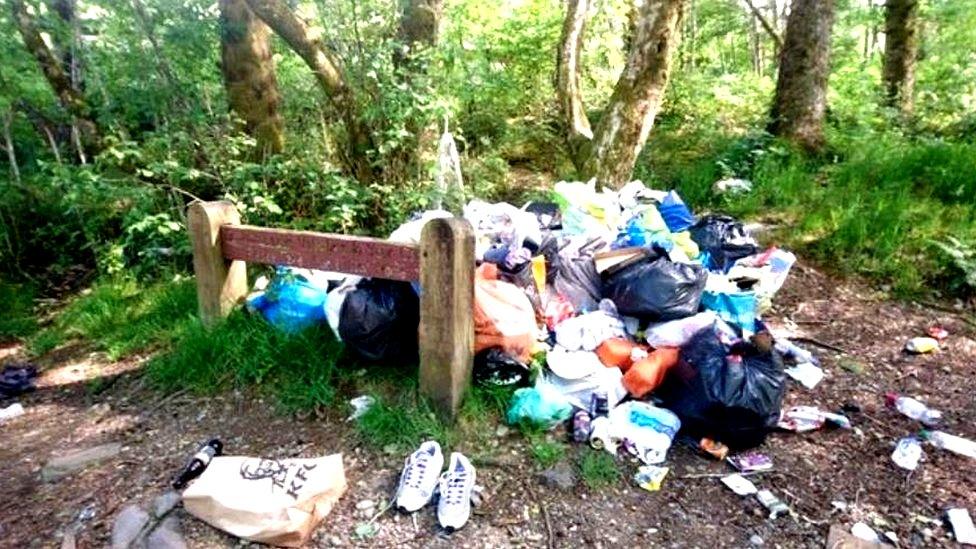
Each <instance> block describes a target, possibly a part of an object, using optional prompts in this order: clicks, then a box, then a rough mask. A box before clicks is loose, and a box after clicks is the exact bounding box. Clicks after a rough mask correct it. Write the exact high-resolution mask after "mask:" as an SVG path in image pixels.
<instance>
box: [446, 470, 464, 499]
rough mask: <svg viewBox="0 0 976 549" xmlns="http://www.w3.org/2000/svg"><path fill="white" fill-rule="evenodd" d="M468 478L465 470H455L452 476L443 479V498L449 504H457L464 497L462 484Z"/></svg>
mask: <svg viewBox="0 0 976 549" xmlns="http://www.w3.org/2000/svg"><path fill="white" fill-rule="evenodd" d="M467 478H468V474H467V472H464V471H460V472H456V473H455V474H454V475H453V476H451V477H448V478H447V479H445V481H444V484H445V486H444V487H443V488H442V490H441V491H442V492H443V493H444V499H445V500H446V502H447V503H448V504H449V505H457V504H459V503H461V500H462V499H463V498H464V486H465V484H466V481H467Z"/></svg>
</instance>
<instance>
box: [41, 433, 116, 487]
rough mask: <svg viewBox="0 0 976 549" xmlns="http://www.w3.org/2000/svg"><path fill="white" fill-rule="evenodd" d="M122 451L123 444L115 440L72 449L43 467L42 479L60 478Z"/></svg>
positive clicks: (53, 479)
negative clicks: (99, 444) (109, 442)
mask: <svg viewBox="0 0 976 549" xmlns="http://www.w3.org/2000/svg"><path fill="white" fill-rule="evenodd" d="M121 451H122V445H121V444H119V443H117V442H113V443H111V444H103V445H101V446H95V447H92V448H82V449H79V450H72V451H70V452H68V453H66V454H63V455H60V456H57V457H55V458H52V459H51V460H49V461H48V462H47V465H45V466H44V468H43V469H41V479H42V480H44V482H52V481H55V480H60V479H62V478H64V477H66V476H69V475H71V474H72V473H74V472H76V471H80V470H82V469H84V468H86V467H88V466H89V465H93V464H96V463H98V462H101V461H105V460H106V459H109V458H113V457H115V456H117V455H118V454H119V452H121Z"/></svg>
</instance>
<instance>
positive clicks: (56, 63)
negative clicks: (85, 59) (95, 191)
mask: <svg viewBox="0 0 976 549" xmlns="http://www.w3.org/2000/svg"><path fill="white" fill-rule="evenodd" d="M9 5H10V11H11V15H12V16H13V20H14V24H15V25H16V26H17V30H18V32H20V36H21V38H22V39H23V41H24V46H25V47H26V48H27V51H28V52H30V54H31V55H32V56H33V57H34V59H36V60H37V64H38V65H39V66H40V68H41V72H42V73H43V74H44V78H45V79H46V80H47V83H48V85H49V86H51V90H52V91H53V92H54V95H55V96H56V97H57V98H58V102H59V103H60V104H61V106H62V107H63V108H64V110H65V111H67V112H68V114H69V115H70V116H71V118H72V120H73V123H72V128H73V133H74V134H75V145H76V148H77V153H78V157H79V159H81V161H82V162H84V161H85V158H86V157H87V156H88V155H89V154H93V153H96V152H98V151H99V150H100V148H101V140H100V137H99V130H98V125H97V124H96V122H95V119H94V117H93V116H92V114H91V109H90V107H89V105H88V102H87V101H86V100H85V96H84V94H82V93H81V92H80V91H79V90H78V89H77V87H76V86H75V85H74V83H73V81H72V77H71V75H70V74H69V73H68V72H66V71H65V70H64V66H63V64H62V63H63V62H62V60H61V59H59V58H58V56H57V55H55V54H54V52H52V51H51V49H50V48H49V47H48V46H47V44H46V43H45V42H44V39H43V38H41V33H40V31H39V30H38V28H37V26H36V25H35V24H34V19H33V16H32V15H31V14H30V12H29V11H28V9H27V5H26V4H24V2H23V0H9Z"/></svg>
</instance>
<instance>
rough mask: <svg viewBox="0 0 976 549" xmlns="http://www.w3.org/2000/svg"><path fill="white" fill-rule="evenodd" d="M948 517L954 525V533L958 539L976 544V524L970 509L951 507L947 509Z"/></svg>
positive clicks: (967, 543) (961, 541)
mask: <svg viewBox="0 0 976 549" xmlns="http://www.w3.org/2000/svg"><path fill="white" fill-rule="evenodd" d="M946 519H948V521H949V524H950V525H951V526H952V534H953V535H954V536H955V537H956V541H957V542H959V543H962V544H964V545H976V526H973V519H972V517H970V516H969V511H967V510H966V509H962V508H955V509H949V510H948V511H946Z"/></svg>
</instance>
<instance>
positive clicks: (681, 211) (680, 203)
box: [657, 190, 696, 233]
mask: <svg viewBox="0 0 976 549" xmlns="http://www.w3.org/2000/svg"><path fill="white" fill-rule="evenodd" d="M657 211H658V212H659V213H660V214H661V217H663V218H664V223H665V224H666V225H667V226H668V229H669V230H670V231H671V232H672V233H680V232H681V231H685V230H688V228H689V227H691V226H692V225H694V224H695V221H696V219H695V216H694V214H692V213H691V210H689V209H688V206H686V205H685V202H684V200H681V197H680V196H678V193H676V192H674V191H673V190H672V191H671V192H669V193H668V194H667V196H665V197H664V200H662V201H661V204H660V205H659V206H658V207H657Z"/></svg>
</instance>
